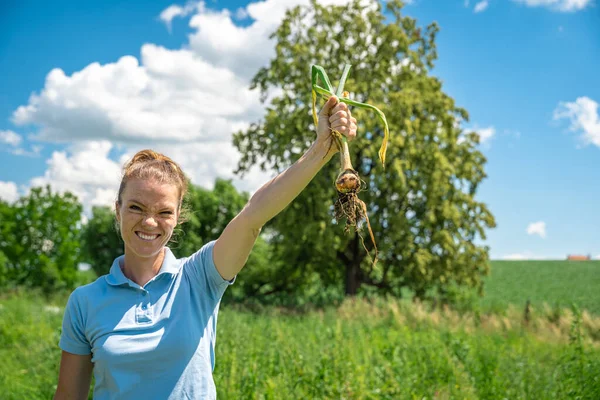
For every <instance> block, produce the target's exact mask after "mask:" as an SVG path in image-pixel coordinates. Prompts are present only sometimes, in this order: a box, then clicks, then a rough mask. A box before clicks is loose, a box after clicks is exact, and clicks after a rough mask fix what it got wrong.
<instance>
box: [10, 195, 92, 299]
mask: <svg viewBox="0 0 600 400" xmlns="http://www.w3.org/2000/svg"><path fill="white" fill-rule="evenodd" d="M5 206H6V205H4V206H2V207H0V208H3V209H4V211H2V216H5V215H8V216H9V217H8V218H7V220H6V221H4V220H3V224H7V226H9V227H11V228H10V229H9V231H8V232H5V230H4V228H2V233H3V237H4V235H5V234H6V235H10V236H7V237H6V238H3V240H2V244H1V246H2V247H3V248H2V249H1V251H2V252H3V253H4V255H5V259H6V261H5V271H4V272H5V274H6V275H5V276H4V279H3V280H4V281H5V283H7V284H10V285H15V286H16V285H18V286H30V287H41V288H43V289H44V290H46V291H51V290H54V289H58V288H70V287H72V286H73V285H74V283H75V281H76V278H77V267H78V264H79V261H80V225H81V223H80V219H81V212H82V206H81V204H80V203H79V201H78V200H77V198H76V197H75V196H74V195H72V194H71V193H64V194H59V193H56V192H52V190H51V189H50V187H49V186H46V187H37V188H33V189H31V192H30V193H29V194H28V195H27V196H23V197H21V198H20V199H19V200H18V201H17V202H16V203H15V204H14V205H13V206H12V212H10V213H9V212H8V211H7V209H6V207H5ZM5 228H6V226H5Z"/></svg>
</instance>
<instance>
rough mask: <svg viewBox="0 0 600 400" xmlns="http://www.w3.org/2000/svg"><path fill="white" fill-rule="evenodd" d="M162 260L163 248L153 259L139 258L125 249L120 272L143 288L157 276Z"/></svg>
mask: <svg viewBox="0 0 600 400" xmlns="http://www.w3.org/2000/svg"><path fill="white" fill-rule="evenodd" d="M164 259H165V248H164V247H163V248H162V250H161V251H160V252H159V253H158V254H157V255H156V256H153V257H139V256H137V255H135V254H133V252H131V251H129V252H128V251H127V249H125V258H124V260H123V265H121V270H122V271H123V274H124V275H125V276H126V277H127V278H129V279H131V280H132V281H133V282H135V283H137V284H138V285H140V286H142V287H143V286H144V285H145V284H146V283H148V281H150V279H152V278H154V277H155V276H156V275H158V271H160V267H161V266H162V263H163V260H164Z"/></svg>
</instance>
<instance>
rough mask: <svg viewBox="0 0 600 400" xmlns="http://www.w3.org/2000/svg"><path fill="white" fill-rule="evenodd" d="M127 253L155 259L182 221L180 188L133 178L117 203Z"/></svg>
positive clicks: (152, 180)
mask: <svg viewBox="0 0 600 400" xmlns="http://www.w3.org/2000/svg"><path fill="white" fill-rule="evenodd" d="M116 210H117V221H118V223H119V227H120V230H121V236H122V237H123V241H124V242H125V254H126V255H127V254H129V255H132V256H136V257H140V258H149V257H156V256H157V255H158V254H160V252H161V250H162V249H163V247H164V246H165V245H166V244H167V242H168V241H169V239H170V238H171V235H172V234H173V229H174V228H175V226H177V220H178V218H179V189H178V188H177V186H176V185H173V184H170V183H160V182H158V181H156V180H154V179H131V180H130V181H128V182H127V185H126V187H125V189H124V190H123V192H122V194H121V199H120V203H119V202H117V203H116Z"/></svg>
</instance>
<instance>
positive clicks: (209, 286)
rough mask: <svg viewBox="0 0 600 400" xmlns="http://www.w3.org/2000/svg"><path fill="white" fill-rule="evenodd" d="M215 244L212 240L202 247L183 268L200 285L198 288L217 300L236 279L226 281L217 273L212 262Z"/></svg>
mask: <svg viewBox="0 0 600 400" xmlns="http://www.w3.org/2000/svg"><path fill="white" fill-rule="evenodd" d="M215 243H216V241H215V240H213V241H211V242H209V243H207V244H205V245H204V246H202V248H201V249H200V250H198V251H197V252H196V253H194V254H193V255H192V256H191V257H190V258H189V260H188V262H187V263H186V266H185V267H186V269H187V270H188V273H189V274H190V275H191V277H192V279H193V280H194V281H195V282H196V283H197V284H198V285H200V287H202V288H205V289H206V291H207V292H208V294H209V295H210V297H212V298H213V299H215V300H218V299H220V298H221V297H222V296H223V293H225V290H226V289H227V287H228V286H229V285H233V283H234V282H235V278H236V277H234V278H233V279H232V280H230V281H228V280H227V279H224V278H223V277H222V276H221V274H219V271H217V267H216V266H215V262H214V260H213V249H214V246H215Z"/></svg>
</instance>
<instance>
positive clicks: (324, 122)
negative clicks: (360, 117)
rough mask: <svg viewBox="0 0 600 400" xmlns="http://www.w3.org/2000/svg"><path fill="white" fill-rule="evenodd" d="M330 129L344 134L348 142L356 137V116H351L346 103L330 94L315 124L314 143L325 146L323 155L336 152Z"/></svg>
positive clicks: (326, 155) (327, 155)
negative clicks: (316, 124) (315, 134)
mask: <svg viewBox="0 0 600 400" xmlns="http://www.w3.org/2000/svg"><path fill="white" fill-rule="evenodd" d="M332 131H336V132H339V133H340V134H342V135H344V136H345V137H346V138H347V140H348V141H349V142H350V141H352V140H353V139H354V138H355V137H356V118H354V117H352V114H351V113H350V110H349V109H348V105H346V104H345V103H342V102H340V101H338V98H337V97H336V96H331V97H330V98H329V100H327V102H326V103H325V105H324V106H323V108H322V109H321V112H319V123H318V126H317V140H316V142H315V144H316V145H317V146H319V147H323V148H325V150H326V151H327V153H326V154H325V157H329V156H332V155H333V154H335V153H337V152H338V150H339V149H338V148H337V146H336V144H335V141H334V139H333V136H332Z"/></svg>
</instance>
